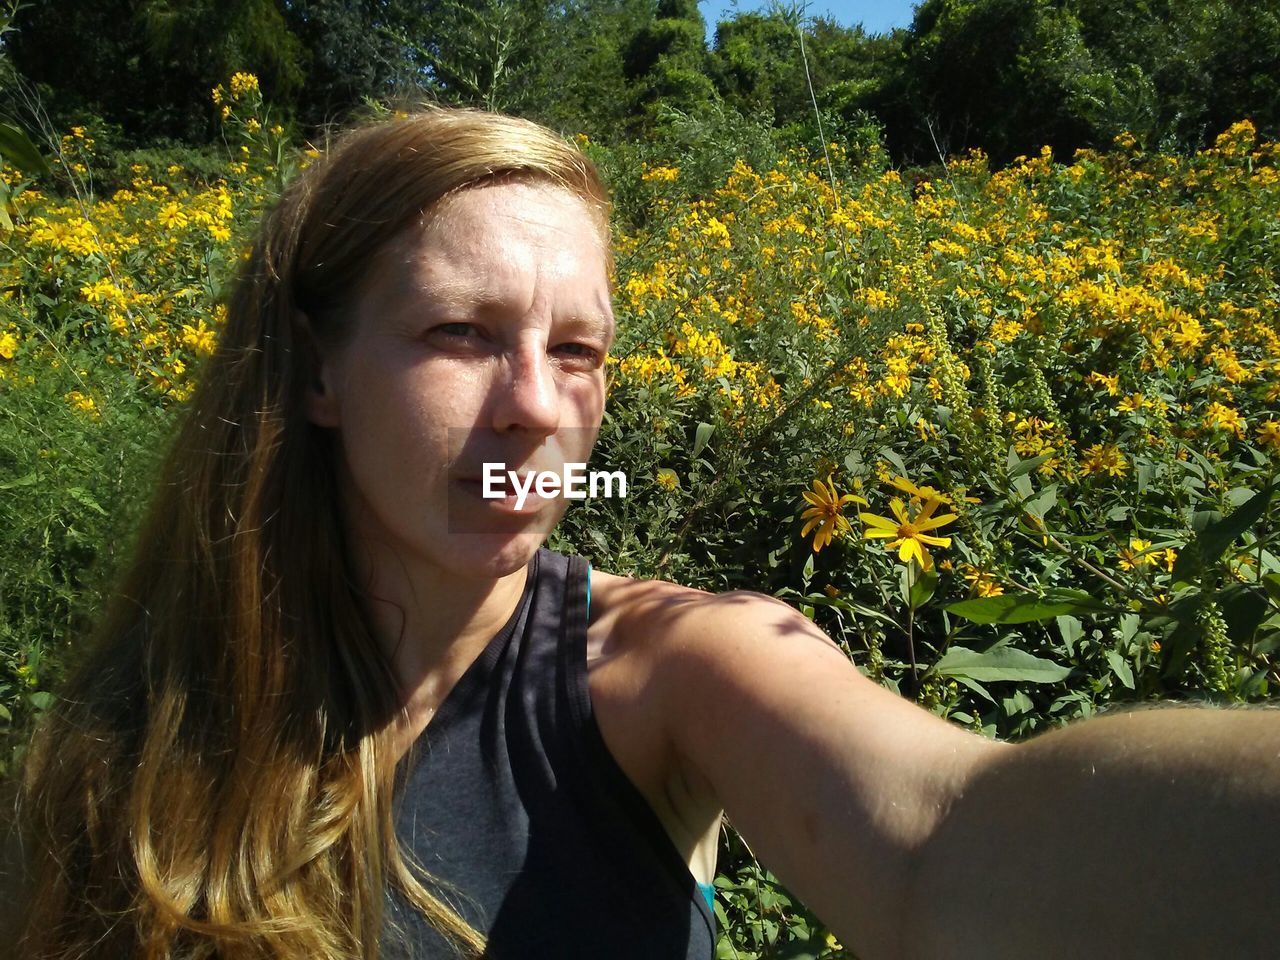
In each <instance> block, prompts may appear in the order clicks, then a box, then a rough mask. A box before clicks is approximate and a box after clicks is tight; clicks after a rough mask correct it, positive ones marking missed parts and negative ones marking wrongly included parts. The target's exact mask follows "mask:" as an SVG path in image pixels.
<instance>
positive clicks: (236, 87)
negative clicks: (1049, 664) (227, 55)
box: [231, 73, 258, 99]
mask: <svg viewBox="0 0 1280 960" xmlns="http://www.w3.org/2000/svg"><path fill="white" fill-rule="evenodd" d="M257 90H258V78H257V77H255V76H254V75H253V74H252V73H235V74H232V76H231V96H233V97H235V98H236V99H239V98H240V97H243V96H246V95H248V94H250V93H256V92H257Z"/></svg>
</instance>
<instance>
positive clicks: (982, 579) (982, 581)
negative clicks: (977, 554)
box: [961, 563, 1004, 597]
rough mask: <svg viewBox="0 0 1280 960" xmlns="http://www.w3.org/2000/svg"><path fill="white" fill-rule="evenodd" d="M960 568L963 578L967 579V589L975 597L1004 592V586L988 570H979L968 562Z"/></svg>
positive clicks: (997, 595) (997, 594)
mask: <svg viewBox="0 0 1280 960" xmlns="http://www.w3.org/2000/svg"><path fill="white" fill-rule="evenodd" d="M961 569H962V572H963V574H964V578H965V579H966V580H968V581H969V590H970V592H972V593H973V595H974V596H975V597H999V596H1002V595H1003V594H1004V587H1002V586H1001V585H1000V583H999V581H997V580H996V578H995V577H993V576H992V575H991V573H990V572H989V571H987V570H979V569H978V568H977V567H975V566H973V565H972V564H968V563H966V564H964V565H963V567H962V568H961Z"/></svg>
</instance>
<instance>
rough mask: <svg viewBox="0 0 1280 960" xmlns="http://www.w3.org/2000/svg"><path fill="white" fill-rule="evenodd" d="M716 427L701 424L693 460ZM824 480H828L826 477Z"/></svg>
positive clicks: (696, 435)
mask: <svg viewBox="0 0 1280 960" xmlns="http://www.w3.org/2000/svg"><path fill="white" fill-rule="evenodd" d="M715 429H716V428H715V427H713V426H712V425H711V424H709V423H699V424H698V430H697V433H695V434H694V437H693V459H695V460H696V459H698V454H700V453H701V452H702V451H703V450H704V449H705V448H706V446H707V441H708V440H710V439H711V434H712V433H714V432H715ZM823 479H826V478H825V477H824V478H823Z"/></svg>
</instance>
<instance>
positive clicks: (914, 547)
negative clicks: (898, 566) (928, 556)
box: [898, 537, 924, 564]
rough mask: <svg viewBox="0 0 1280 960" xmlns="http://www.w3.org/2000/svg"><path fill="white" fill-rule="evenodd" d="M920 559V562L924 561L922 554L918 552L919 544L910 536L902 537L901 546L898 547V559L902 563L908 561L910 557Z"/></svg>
mask: <svg viewBox="0 0 1280 960" xmlns="http://www.w3.org/2000/svg"><path fill="white" fill-rule="evenodd" d="M913 557H915V558H917V559H920V562H921V564H923V563H924V559H923V556H922V554H921V552H920V544H918V543H916V541H915V539H914V538H912V537H903V538H902V546H901V547H899V548H898V559H899V560H901V561H902V562H903V563H906V562H908V561H909V560H911V558H913Z"/></svg>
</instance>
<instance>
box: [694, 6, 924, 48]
mask: <svg viewBox="0 0 1280 960" xmlns="http://www.w3.org/2000/svg"><path fill="white" fill-rule="evenodd" d="M768 5H769V4H768V3H767V2H761V0H739V2H738V5H737V9H738V10H740V11H749V10H761V9H764V8H765V7H767V6H768ZM913 6H914V4H913V3H912V2H911V0H809V8H808V13H809V16H811V17H818V16H824V15H825V16H828V17H830V18H831V19H833V20H835V21H836V22H837V23H842V24H844V25H845V26H847V27H851V26H853V25H854V24H855V23H861V24H862V26H863V28H864V29H865V30H866V31H867V32H868V33H887V32H888V31H890V30H892V29H893V28H894V27H905V26H909V25H910V23H911V13H912V8H913ZM698 9H699V10H701V11H702V16H703V19H705V20H706V21H707V42H708V43H709V42H710V41H711V39H712V38H713V37H714V36H715V31H716V24H717V23H718V22H719V21H720V20H727V19H728V18H729V17H731V16H733V12H734V7H733V4H732V3H731V2H730V0H700V2H699V3H698Z"/></svg>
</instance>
